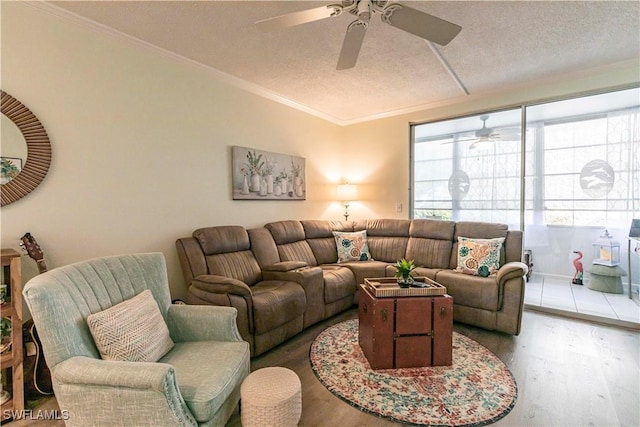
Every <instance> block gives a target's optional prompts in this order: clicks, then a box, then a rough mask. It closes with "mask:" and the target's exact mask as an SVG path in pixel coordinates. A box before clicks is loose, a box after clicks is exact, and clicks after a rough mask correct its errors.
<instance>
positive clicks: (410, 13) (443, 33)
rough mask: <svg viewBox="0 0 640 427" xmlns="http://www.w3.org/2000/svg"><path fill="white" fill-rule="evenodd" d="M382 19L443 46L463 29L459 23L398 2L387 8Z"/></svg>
mask: <svg viewBox="0 0 640 427" xmlns="http://www.w3.org/2000/svg"><path fill="white" fill-rule="evenodd" d="M382 20H383V21H384V22H386V23H387V24H389V25H391V26H392V27H396V28H399V29H401V30H404V31H406V32H408V33H411V34H413V35H415V36H418V37H421V38H423V39H426V40H429V41H432V42H434V43H438V44H439V45H441V46H444V45H446V44H448V43H449V42H450V41H451V40H453V38H454V37H455V36H457V35H458V33H459V32H460V30H461V29H462V27H461V26H459V25H457V24H453V23H451V22H449V21H445V20H444V19H440V18H438V17H435V16H433V15H429V14H428V13H424V12H421V11H419V10H417V9H413V8H410V7H407V6H405V5H400V4H397V3H396V4H390V5H388V6H387V7H386V8H385V10H384V12H383V15H382Z"/></svg>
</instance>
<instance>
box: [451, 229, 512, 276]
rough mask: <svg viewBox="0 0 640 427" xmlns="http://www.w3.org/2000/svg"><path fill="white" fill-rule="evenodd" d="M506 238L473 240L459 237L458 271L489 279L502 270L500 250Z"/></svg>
mask: <svg viewBox="0 0 640 427" xmlns="http://www.w3.org/2000/svg"><path fill="white" fill-rule="evenodd" d="M503 242H504V237H498V238H495V239H471V238H468V237H458V267H457V268H456V271H459V272H461V273H465V274H471V275H473V276H481V277H489V276H490V275H492V274H496V273H497V272H498V269H499V268H500V248H501V247H502V243H503Z"/></svg>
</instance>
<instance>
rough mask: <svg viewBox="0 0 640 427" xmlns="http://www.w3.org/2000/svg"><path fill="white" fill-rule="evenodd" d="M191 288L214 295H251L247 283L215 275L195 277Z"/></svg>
mask: <svg viewBox="0 0 640 427" xmlns="http://www.w3.org/2000/svg"><path fill="white" fill-rule="evenodd" d="M191 286H195V287H196V288H198V289H201V290H203V291H206V292H211V293H214V294H234V295H241V296H245V295H251V288H249V286H248V285H247V284H246V283H244V282H242V281H240V280H237V279H232V278H231V277H224V276H218V275H215V274H203V275H201V276H198V277H195V278H194V279H193V280H192V281H191Z"/></svg>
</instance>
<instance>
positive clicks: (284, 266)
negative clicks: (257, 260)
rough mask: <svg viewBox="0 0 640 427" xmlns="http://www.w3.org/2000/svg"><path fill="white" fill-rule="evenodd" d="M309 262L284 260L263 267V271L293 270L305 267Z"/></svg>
mask: <svg viewBox="0 0 640 427" xmlns="http://www.w3.org/2000/svg"><path fill="white" fill-rule="evenodd" d="M306 266H307V263H306V262H304V261H282V262H277V263H275V264H271V265H268V266H266V267H264V268H263V269H262V271H263V272H264V271H280V272H282V271H291V270H296V269H299V268H304V267H306Z"/></svg>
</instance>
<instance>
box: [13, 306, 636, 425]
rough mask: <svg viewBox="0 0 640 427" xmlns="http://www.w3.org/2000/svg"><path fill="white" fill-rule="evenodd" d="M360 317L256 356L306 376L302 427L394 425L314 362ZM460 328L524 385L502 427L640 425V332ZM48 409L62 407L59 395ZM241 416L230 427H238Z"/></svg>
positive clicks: (553, 324) (550, 324) (580, 324)
mask: <svg viewBox="0 0 640 427" xmlns="http://www.w3.org/2000/svg"><path fill="white" fill-rule="evenodd" d="M353 318H357V311H356V310H355V309H354V310H350V311H348V312H345V313H343V314H341V315H338V316H336V317H334V318H332V319H330V320H328V321H325V322H322V323H320V324H318V325H315V326H313V327H311V328H310V329H308V330H306V331H304V332H303V333H301V334H299V335H298V336H296V337H295V338H293V339H291V340H289V341H287V342H286V343H285V344H283V345H281V346H279V347H277V348H275V349H273V350H271V351H269V352H268V353H266V354H265V355H262V356H259V357H257V358H255V359H253V360H252V363H251V369H252V370H255V369H259V368H262V367H266V366H284V367H287V368H290V369H292V370H293V371H295V372H296V373H297V374H298V376H299V377H300V380H301V382H302V419H301V420H300V425H301V426H334V425H341V426H374V427H375V426H391V425H395V423H391V422H389V421H386V420H384V419H381V418H377V417H375V416H372V415H368V414H365V413H364V412H361V411H359V410H358V409H355V408H353V407H351V406H350V405H349V404H347V403H345V402H343V401H342V400H340V399H339V398H337V397H335V396H334V395H333V394H331V393H330V392H329V391H328V390H326V389H325V388H324V386H322V384H320V382H319V381H318V380H317V379H316V377H315V375H314V374H313V372H312V370H311V367H310V365H309V357H308V356H309V348H310V346H311V343H312V342H313V340H314V338H315V337H316V336H317V335H318V334H319V333H320V332H321V331H322V330H324V329H325V328H327V327H328V326H329V325H332V324H335V323H338V322H341V321H343V320H347V319H353ZM454 330H455V331H456V332H459V333H461V334H463V335H466V336H468V337H470V338H472V339H474V340H476V341H477V342H479V343H480V344H482V345H484V346H485V347H487V348H488V349H489V350H491V351H492V352H493V353H495V354H496V355H497V356H498V357H500V359H501V360H502V361H504V362H505V363H506V365H507V366H508V367H509V369H510V370H511V372H512V374H513V376H514V377H515V379H516V383H517V384H518V401H517V403H516V406H515V407H514V408H513V410H512V411H511V412H510V413H509V414H508V415H507V416H506V417H505V418H503V419H502V420H500V421H498V422H497V423H495V424H494V425H496V426H586V425H590V426H638V425H640V408H639V405H638V403H639V402H640V332H638V331H634V330H630V329H622V328H618V327H613V326H606V325H600V324H595V323H591V322H586V321H582V320H574V319H568V318H564V317H557V316H553V315H549V314H544V313H538V312H533V311H525V314H524V319H523V327H522V333H521V334H520V335H519V336H517V337H513V336H510V335H505V334H501V333H494V332H488V331H485V330H482V329H478V328H474V327H471V326H466V325H461V324H454ZM45 405H47V406H46V409H53V408H57V406H56V405H55V400H54V399H51V400H49V401H48V402H46V403H45ZM10 425H11V426H15V427H23V426H34V427H49V426H51V427H53V426H55V427H57V426H61V425H62V422H61V421H56V422H51V421H28V420H20V421H14V422H13V423H11V424H10ZM239 426H241V423H240V416H239V415H238V414H236V415H234V416H233V417H232V418H231V419H230V420H229V422H228V423H227V427H239Z"/></svg>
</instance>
